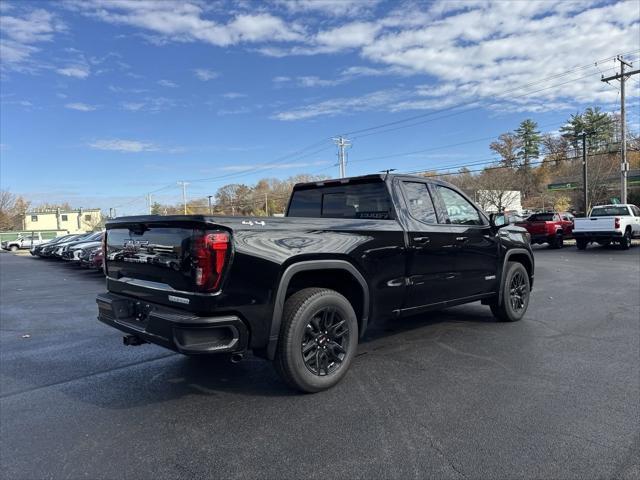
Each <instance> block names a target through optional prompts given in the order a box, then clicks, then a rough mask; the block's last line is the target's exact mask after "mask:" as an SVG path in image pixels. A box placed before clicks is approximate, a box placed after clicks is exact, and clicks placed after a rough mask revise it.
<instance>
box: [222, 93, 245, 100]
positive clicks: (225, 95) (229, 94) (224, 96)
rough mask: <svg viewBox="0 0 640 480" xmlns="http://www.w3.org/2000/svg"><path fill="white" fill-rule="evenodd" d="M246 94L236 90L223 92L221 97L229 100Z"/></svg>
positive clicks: (243, 96)
mask: <svg viewBox="0 0 640 480" xmlns="http://www.w3.org/2000/svg"><path fill="white" fill-rule="evenodd" d="M246 96H247V94H246V93H238V92H227V93H223V94H222V97H223V98H228V99H229V100H235V99H237V98H245V97H246Z"/></svg>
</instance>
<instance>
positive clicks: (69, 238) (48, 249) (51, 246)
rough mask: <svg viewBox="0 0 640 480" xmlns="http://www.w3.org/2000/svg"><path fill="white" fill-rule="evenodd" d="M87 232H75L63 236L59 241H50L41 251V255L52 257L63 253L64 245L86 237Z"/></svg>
mask: <svg viewBox="0 0 640 480" xmlns="http://www.w3.org/2000/svg"><path fill="white" fill-rule="evenodd" d="M84 236H85V234H73V235H66V236H65V237H61V238H60V239H59V240H58V241H57V242H55V243H54V242H49V243H48V244H46V245H45V246H44V247H43V248H42V250H41V251H40V256H41V257H46V258H50V257H56V256H57V255H58V252H59V253H62V249H63V248H64V246H65V245H66V244H67V243H69V242H73V241H74V240H77V239H79V238H81V237H84Z"/></svg>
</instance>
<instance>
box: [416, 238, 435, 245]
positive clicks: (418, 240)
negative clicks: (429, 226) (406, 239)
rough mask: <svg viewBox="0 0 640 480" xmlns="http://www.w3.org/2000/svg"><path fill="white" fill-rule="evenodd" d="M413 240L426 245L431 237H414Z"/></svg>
mask: <svg viewBox="0 0 640 480" xmlns="http://www.w3.org/2000/svg"><path fill="white" fill-rule="evenodd" d="M413 241H414V242H415V243H419V244H421V245H426V244H427V243H429V242H430V241H431V239H430V238H429V237H414V238H413Z"/></svg>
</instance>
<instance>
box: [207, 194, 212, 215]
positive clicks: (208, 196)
mask: <svg viewBox="0 0 640 480" xmlns="http://www.w3.org/2000/svg"><path fill="white" fill-rule="evenodd" d="M211 197H213V195H207V198H208V199H209V215H213V208H212V207H211Z"/></svg>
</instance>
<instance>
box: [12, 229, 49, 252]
mask: <svg viewBox="0 0 640 480" xmlns="http://www.w3.org/2000/svg"><path fill="white" fill-rule="evenodd" d="M48 241H49V240H44V239H43V238H42V235H41V234H40V233H34V234H32V235H27V236H22V235H19V236H18V238H16V239H15V240H8V241H5V242H2V248H3V249H4V250H11V251H12V252H15V251H17V250H20V249H22V248H28V249H30V248H33V247H37V246H38V245H42V244H43V243H46V242H48Z"/></svg>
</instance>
